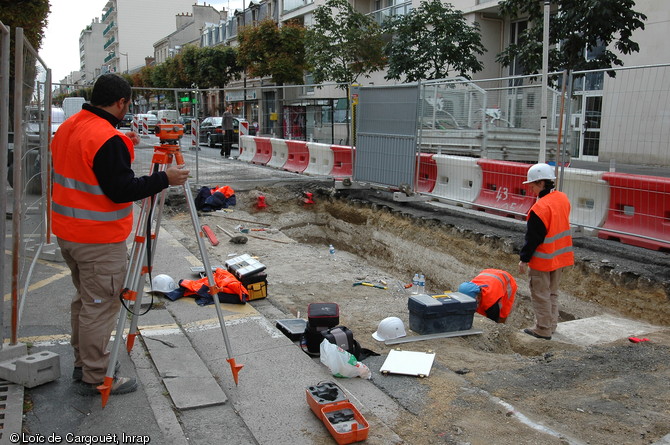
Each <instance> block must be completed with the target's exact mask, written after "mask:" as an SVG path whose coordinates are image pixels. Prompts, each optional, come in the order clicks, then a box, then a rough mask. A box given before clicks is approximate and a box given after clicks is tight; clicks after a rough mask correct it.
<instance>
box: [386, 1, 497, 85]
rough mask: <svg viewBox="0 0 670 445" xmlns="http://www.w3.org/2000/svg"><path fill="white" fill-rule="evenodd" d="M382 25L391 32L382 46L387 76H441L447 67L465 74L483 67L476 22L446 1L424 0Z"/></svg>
mask: <svg viewBox="0 0 670 445" xmlns="http://www.w3.org/2000/svg"><path fill="white" fill-rule="evenodd" d="M384 28H385V29H386V30H387V31H388V32H390V33H391V35H392V37H391V41H390V42H389V44H388V45H387V47H386V53H387V55H388V59H389V69H388V73H387V75H386V78H387V79H397V80H400V79H401V77H402V76H405V78H406V80H407V81H409V82H413V81H417V80H423V79H442V78H445V77H447V76H448V74H449V72H450V71H451V70H454V71H456V72H458V74H459V75H461V76H465V77H468V73H475V72H477V71H481V70H482V69H483V67H484V66H483V65H482V63H481V62H480V61H479V60H477V55H482V54H484V51H485V50H484V46H483V45H482V43H481V35H480V34H479V24H477V23H475V24H474V25H469V24H468V23H467V22H466V20H465V18H464V17H463V13H462V12H461V11H458V10H454V9H453V6H452V5H450V4H449V3H442V2H441V1H440V0H430V1H427V0H424V1H422V2H421V4H420V6H419V8H417V9H413V10H412V11H411V12H410V13H409V14H406V15H399V16H396V17H394V18H393V19H391V20H389V21H388V22H387V23H385V26H384Z"/></svg>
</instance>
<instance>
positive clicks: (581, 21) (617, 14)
mask: <svg viewBox="0 0 670 445" xmlns="http://www.w3.org/2000/svg"><path fill="white" fill-rule="evenodd" d="M551 4H552V6H553V7H554V11H553V14H552V15H551V17H550V23H549V44H550V46H551V47H550V50H549V71H550V72H551V71H562V70H573V71H578V70H590V69H603V68H612V67H613V66H615V65H616V66H623V61H622V60H621V59H620V58H619V56H618V54H617V52H618V53H620V54H631V53H634V52H638V51H639V50H640V46H639V45H638V44H637V42H634V41H633V40H632V39H631V36H632V35H633V32H634V31H635V30H637V29H644V20H646V19H647V17H646V16H645V15H644V14H642V13H639V12H636V11H635V10H633V7H634V6H635V1H634V0H588V1H585V0H552V2H551ZM499 6H500V12H501V14H503V15H504V16H507V17H510V18H523V17H527V18H528V27H527V29H526V30H525V31H524V32H522V33H521V35H519V38H518V42H517V43H512V44H510V45H509V46H508V47H507V48H506V49H505V50H504V51H503V52H501V53H500V54H498V55H497V59H496V60H497V61H498V62H500V63H502V64H503V65H505V66H510V65H512V64H514V63H515V62H516V63H519V62H520V64H521V66H523V69H524V72H525V74H536V73H539V72H540V71H541V70H542V36H543V28H544V22H543V2H541V1H538V0H503V1H501V2H500V4H499ZM596 50H597V51H596ZM587 51H588V57H586V54H587ZM613 74H614V72H610V75H613Z"/></svg>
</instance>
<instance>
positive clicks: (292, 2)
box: [283, 0, 314, 13]
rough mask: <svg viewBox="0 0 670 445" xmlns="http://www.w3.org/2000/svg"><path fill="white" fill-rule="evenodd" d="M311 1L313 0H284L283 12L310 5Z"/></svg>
mask: <svg viewBox="0 0 670 445" xmlns="http://www.w3.org/2000/svg"><path fill="white" fill-rule="evenodd" d="M312 3H314V0H285V1H284V10H283V12H284V13H286V12H290V11H295V10H296V9H299V8H302V7H303V6H307V5H311V4H312Z"/></svg>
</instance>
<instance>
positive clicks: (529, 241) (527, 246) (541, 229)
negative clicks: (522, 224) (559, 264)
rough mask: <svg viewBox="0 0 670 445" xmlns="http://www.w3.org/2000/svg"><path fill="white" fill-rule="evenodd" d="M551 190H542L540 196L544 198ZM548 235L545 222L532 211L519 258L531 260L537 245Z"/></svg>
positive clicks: (526, 260)
mask: <svg viewBox="0 0 670 445" xmlns="http://www.w3.org/2000/svg"><path fill="white" fill-rule="evenodd" d="M550 191H551V190H546V189H545V190H542V191H541V192H540V194H539V198H540V199H542V197H543V196H546V195H547V194H548V193H549V192H550ZM546 236H547V228H546V227H545V226H544V223H543V222H542V220H541V219H540V217H539V216H537V215H536V214H535V212H533V211H531V212H530V216H529V217H528V221H527V222H526V242H525V243H524V245H523V247H522V248H521V252H519V259H520V260H521V261H523V262H524V263H527V262H529V261H530V259H531V258H532V257H533V254H534V253H535V249H537V246H539V245H540V244H542V243H543V242H544V238H545V237H546Z"/></svg>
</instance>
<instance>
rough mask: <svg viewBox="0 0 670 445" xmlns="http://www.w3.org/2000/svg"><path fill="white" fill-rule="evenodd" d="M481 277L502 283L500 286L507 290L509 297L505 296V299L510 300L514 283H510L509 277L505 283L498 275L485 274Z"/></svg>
mask: <svg viewBox="0 0 670 445" xmlns="http://www.w3.org/2000/svg"><path fill="white" fill-rule="evenodd" d="M481 275H484V276H487V277H492V278H495V279H496V280H498V281H500V284H501V285H502V287H503V288H505V287H506V288H507V295H505V298H509V297H510V296H511V295H512V283H510V282H509V280H508V279H507V277H505V281H503V280H502V279H501V278H500V277H499V276H498V275H493V274H492V273H483V274H481Z"/></svg>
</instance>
